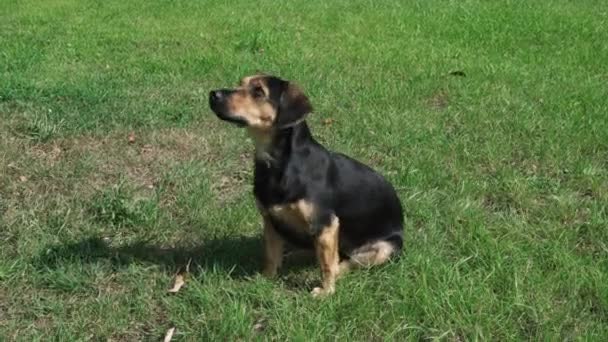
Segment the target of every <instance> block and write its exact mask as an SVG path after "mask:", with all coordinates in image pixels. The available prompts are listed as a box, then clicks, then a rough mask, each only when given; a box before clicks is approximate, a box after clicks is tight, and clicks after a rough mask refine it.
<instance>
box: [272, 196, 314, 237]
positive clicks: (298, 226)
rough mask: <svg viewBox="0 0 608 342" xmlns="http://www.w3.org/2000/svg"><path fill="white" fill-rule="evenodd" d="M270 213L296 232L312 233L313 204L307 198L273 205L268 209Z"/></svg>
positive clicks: (282, 224) (274, 218)
mask: <svg viewBox="0 0 608 342" xmlns="http://www.w3.org/2000/svg"><path fill="white" fill-rule="evenodd" d="M267 213H268V215H270V216H271V217H272V219H273V220H274V221H278V222H279V223H280V224H281V226H283V227H285V228H287V229H289V230H291V231H292V232H294V233H298V234H304V235H310V234H311V229H310V222H311V218H312V215H313V206H312V204H311V203H309V202H307V201H306V200H299V201H296V202H293V203H288V204H280V205H273V206H270V207H269V208H268V209H267Z"/></svg>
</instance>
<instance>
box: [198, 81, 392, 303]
mask: <svg viewBox="0 0 608 342" xmlns="http://www.w3.org/2000/svg"><path fill="white" fill-rule="evenodd" d="M209 106H210V107H211V110H212V111H213V112H214V113H215V114H216V115H217V117H218V118H219V119H221V120H224V121H227V122H231V123H233V124H236V125H237V126H241V127H246V128H247V130H248V131H249V134H250V135H251V137H252V139H253V141H254V142H255V158H254V159H255V160H254V162H255V166H254V181H253V183H254V187H253V193H254V195H255V199H256V204H257V206H258V210H259V212H260V214H261V216H262V220H263V226H264V233H263V240H264V249H265V260H264V268H263V272H262V273H263V274H264V275H265V276H268V277H274V276H275V275H276V274H277V271H278V269H279V268H280V266H281V263H282V260H283V255H284V253H283V252H284V247H285V246H286V244H290V245H292V246H295V247H299V248H304V249H309V250H314V252H315V254H316V257H317V259H318V261H319V264H320V267H321V272H322V284H321V286H320V287H315V288H314V289H313V290H312V294H313V296H315V297H317V296H323V295H329V294H332V293H334V292H335V283H336V279H337V277H338V276H339V275H340V274H343V273H344V272H346V271H348V270H350V269H352V268H355V267H370V266H374V265H379V264H383V263H385V262H387V261H389V260H391V259H392V258H393V256H397V255H399V254H400V251H401V249H402V248H403V224H404V215H403V208H402V204H401V201H400V200H399V197H398V196H397V193H396V191H395V189H394V187H393V186H392V185H391V184H390V183H389V182H388V181H387V180H386V179H385V178H384V177H383V176H381V175H380V174H378V173H377V172H375V171H374V170H372V169H371V168H370V167H368V166H366V165H364V164H362V163H360V162H358V161H356V160H354V159H351V158H350V157H348V156H346V155H343V154H340V153H335V152H331V151H329V150H327V149H326V148H325V147H323V146H322V145H321V144H319V143H318V142H317V141H316V140H315V139H314V138H313V136H312V134H311V131H310V129H309V127H308V124H307V123H306V118H307V115H308V114H310V113H311V112H312V110H313V108H312V105H311V103H310V101H309V99H308V97H307V96H306V95H305V94H304V93H303V92H302V90H301V89H300V88H299V87H298V86H297V85H296V84H294V83H292V82H290V81H287V80H283V79H281V78H279V77H276V76H270V75H264V74H260V75H253V76H248V77H245V78H243V79H242V80H241V82H240V84H239V85H238V86H237V87H236V88H232V89H218V90H213V91H211V92H210V93H209Z"/></svg>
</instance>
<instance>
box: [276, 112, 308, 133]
mask: <svg viewBox="0 0 608 342" xmlns="http://www.w3.org/2000/svg"><path fill="white" fill-rule="evenodd" d="M307 118H308V114H306V115H304V116H303V117H301V118H299V119H298V120H296V121H294V122H291V123H288V124H287V125H283V126H281V127H277V129H278V130H279V131H282V130H284V129H288V128H291V127H294V126H297V125H299V124H301V123H302V122H304V121H306V119H307Z"/></svg>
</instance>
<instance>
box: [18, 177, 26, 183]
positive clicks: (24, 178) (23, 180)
mask: <svg viewBox="0 0 608 342" xmlns="http://www.w3.org/2000/svg"><path fill="white" fill-rule="evenodd" d="M19 180H20V181H21V182H27V177H25V176H19Z"/></svg>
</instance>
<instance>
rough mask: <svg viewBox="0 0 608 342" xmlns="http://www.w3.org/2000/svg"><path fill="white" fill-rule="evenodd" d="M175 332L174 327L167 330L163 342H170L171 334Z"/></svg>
mask: <svg viewBox="0 0 608 342" xmlns="http://www.w3.org/2000/svg"><path fill="white" fill-rule="evenodd" d="M174 332H175V327H173V328H171V329H169V330H167V333H166V334H165V338H164V339H163V342H169V341H171V339H172V338H173V333H174Z"/></svg>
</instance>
